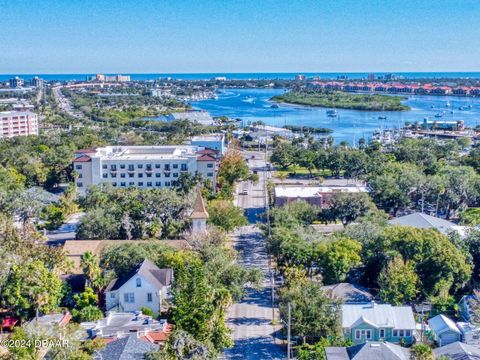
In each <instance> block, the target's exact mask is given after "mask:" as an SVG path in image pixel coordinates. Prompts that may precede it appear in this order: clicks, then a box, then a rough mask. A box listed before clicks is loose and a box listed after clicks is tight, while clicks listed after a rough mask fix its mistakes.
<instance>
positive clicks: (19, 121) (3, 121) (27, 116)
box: [0, 111, 38, 138]
mask: <svg viewBox="0 0 480 360" xmlns="http://www.w3.org/2000/svg"><path fill="white" fill-rule="evenodd" d="M28 135H38V118H37V114H35V113H33V112H30V111H3V112H0V138H12V137H16V136H28Z"/></svg>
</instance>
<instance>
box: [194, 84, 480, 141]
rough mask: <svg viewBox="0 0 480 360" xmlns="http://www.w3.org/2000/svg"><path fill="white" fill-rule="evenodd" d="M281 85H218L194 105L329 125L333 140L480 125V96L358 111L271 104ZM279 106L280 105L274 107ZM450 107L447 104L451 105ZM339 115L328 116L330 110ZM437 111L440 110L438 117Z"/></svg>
mask: <svg viewBox="0 0 480 360" xmlns="http://www.w3.org/2000/svg"><path fill="white" fill-rule="evenodd" d="M284 91H285V90H283V89H220V90H218V99H208V100H202V101H194V102H191V103H190V104H191V105H192V106H193V107H194V108H196V109H201V110H205V111H208V112H209V113H210V114H211V115H212V116H213V117H215V116H228V117H230V118H233V119H240V120H241V122H240V124H241V125H242V126H248V125H250V124H252V123H254V122H256V121H263V122H264V123H266V124H268V125H272V126H277V127H283V126H286V125H294V126H308V127H313V128H328V129H331V130H332V132H331V133H330V134H328V135H318V136H333V137H334V138H335V141H336V142H337V143H338V142H341V141H347V142H348V143H350V144H351V143H358V140H359V139H361V138H364V139H366V140H369V139H370V138H371V137H372V136H373V133H374V132H375V131H378V130H379V131H383V130H386V129H391V130H395V129H397V130H398V129H400V128H402V127H404V126H405V125H408V124H415V123H418V124H421V123H423V122H424V119H427V120H431V121H434V120H436V121H437V122H440V121H453V122H457V121H460V120H461V121H463V122H464V125H465V126H466V127H470V128H474V127H476V126H477V125H480V122H479V120H480V99H479V98H474V97H470V98H467V97H457V96H444V97H439V96H429V95H411V96H408V97H407V99H406V100H405V102H404V103H405V104H406V105H408V106H410V108H411V110H410V111H360V110H346V109H326V108H321V107H310V106H301V105H291V104H284V103H278V104H272V102H271V101H270V99H271V98H272V97H273V96H275V95H279V94H282V93H283V92H284ZM272 105H277V107H272ZM447 105H448V106H447ZM332 110H334V111H335V114H336V116H329V113H328V111H332ZM436 114H441V116H440V117H436V116H435V115H436Z"/></svg>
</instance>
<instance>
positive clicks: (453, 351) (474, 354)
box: [433, 341, 480, 360]
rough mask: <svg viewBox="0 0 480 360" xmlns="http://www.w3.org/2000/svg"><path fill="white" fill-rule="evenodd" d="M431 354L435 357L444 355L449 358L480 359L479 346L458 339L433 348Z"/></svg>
mask: <svg viewBox="0 0 480 360" xmlns="http://www.w3.org/2000/svg"><path fill="white" fill-rule="evenodd" d="M433 354H434V356H435V358H437V359H438V358H440V357H441V356H444V357H446V358H447V359H451V360H480V349H479V348H477V347H475V346H472V345H468V344H464V343H461V342H458V341H457V342H454V343H452V344H449V345H445V346H442V347H439V348H436V349H434V350H433Z"/></svg>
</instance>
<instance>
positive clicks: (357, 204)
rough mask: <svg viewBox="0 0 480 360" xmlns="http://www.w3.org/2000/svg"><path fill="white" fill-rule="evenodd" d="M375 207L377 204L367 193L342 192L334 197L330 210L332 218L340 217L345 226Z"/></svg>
mask: <svg viewBox="0 0 480 360" xmlns="http://www.w3.org/2000/svg"><path fill="white" fill-rule="evenodd" d="M374 208H375V205H374V204H373V203H372V201H371V200H370V197H369V196H368V194H366V193H353V194H348V193H340V194H335V195H334V196H333V197H332V200H331V206H330V209H329V211H328V212H329V213H330V217H331V218H333V219H339V220H340V221H341V222H342V224H343V225H344V226H345V225H347V224H349V223H351V222H352V221H355V219H356V218H358V217H361V216H365V215H366V214H367V213H368V212H369V211H370V210H373V209H374Z"/></svg>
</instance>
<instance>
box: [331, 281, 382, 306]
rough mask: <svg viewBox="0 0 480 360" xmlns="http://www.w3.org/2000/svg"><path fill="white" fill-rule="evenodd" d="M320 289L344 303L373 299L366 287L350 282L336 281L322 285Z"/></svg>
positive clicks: (363, 301)
mask: <svg viewBox="0 0 480 360" xmlns="http://www.w3.org/2000/svg"><path fill="white" fill-rule="evenodd" d="M322 290H323V291H325V292H326V294H327V295H328V296H330V297H332V298H334V299H338V300H342V302H344V303H365V302H369V301H372V300H373V298H374V297H373V295H372V294H371V293H370V292H369V291H368V289H366V288H363V287H361V286H358V285H354V284H350V283H338V284H333V285H327V286H322Z"/></svg>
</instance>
